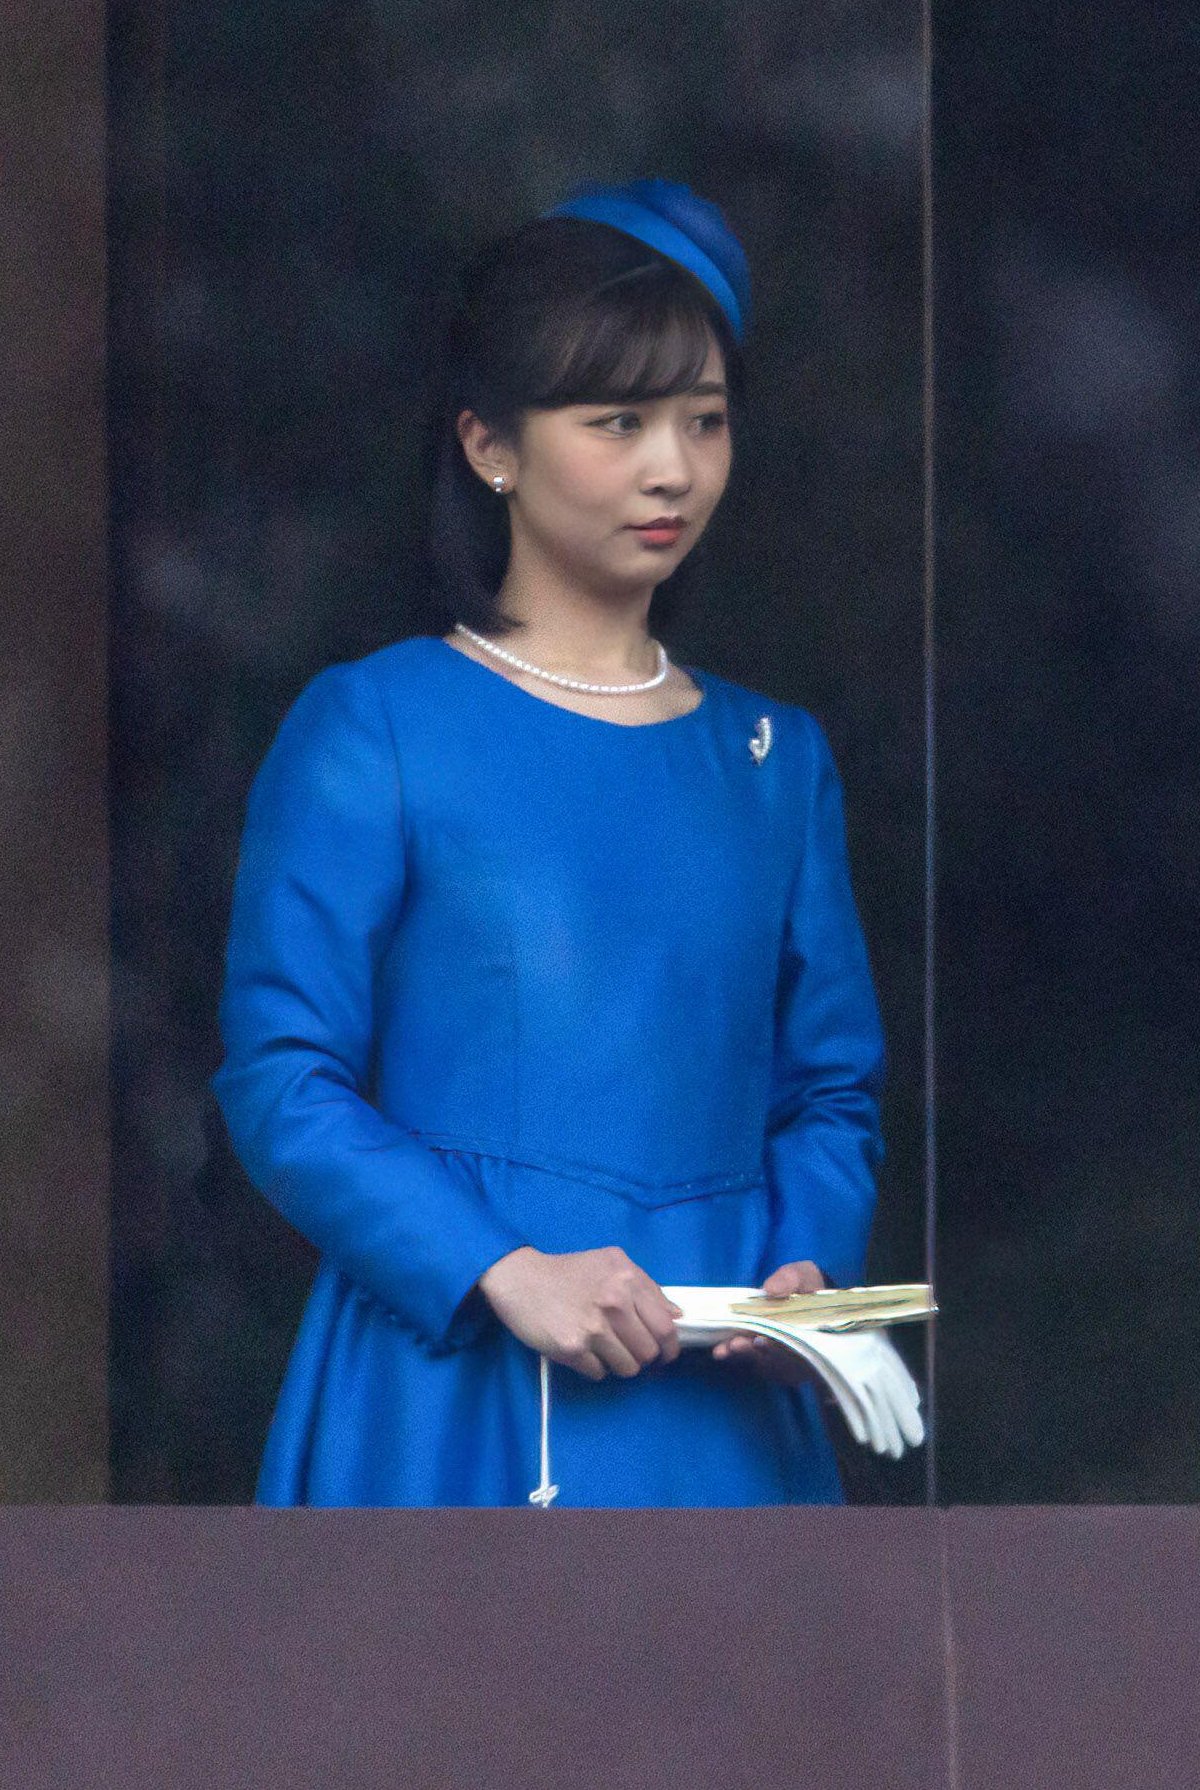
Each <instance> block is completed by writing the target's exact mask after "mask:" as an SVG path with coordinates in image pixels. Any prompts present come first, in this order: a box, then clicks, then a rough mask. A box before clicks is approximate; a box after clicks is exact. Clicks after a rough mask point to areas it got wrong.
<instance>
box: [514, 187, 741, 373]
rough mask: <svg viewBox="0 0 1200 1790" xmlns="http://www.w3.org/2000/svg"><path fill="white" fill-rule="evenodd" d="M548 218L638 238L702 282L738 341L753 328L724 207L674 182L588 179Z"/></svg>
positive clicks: (735, 242)
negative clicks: (586, 223) (580, 220)
mask: <svg viewBox="0 0 1200 1790" xmlns="http://www.w3.org/2000/svg"><path fill="white" fill-rule="evenodd" d="M541 216H542V217H544V218H553V217H571V218H591V219H592V221H593V222H594V223H597V224H611V225H612V226H613V228H614V229H616V230H623V231H624V232H625V234H626V235H627V236H636V237H637V238H638V240H639V241H640V242H644V243H648V244H649V246H650V247H651V248H652V249H657V250H658V251H659V253H660V254H662V255H666V256H668V257H669V258H670V259H671V260H672V261H677V262H679V264H680V266H682V267H686V268H687V269H688V271H689V273H694V274H695V276H696V278H697V279H698V280H700V281H702V282H703V284H704V285H705V286H707V287H708V290H709V291H710V292H711V293H712V295H713V297H714V298H715V299H716V301H717V303H718V304H719V305H720V307H721V309H722V310H723V311H724V313H725V315H726V317H728V319H729V323H730V327H731V328H732V330H733V334H734V338H735V340H736V341H738V342H742V341H744V340H745V337H746V332H747V330H748V329H749V327H750V267H749V263H748V262H747V260H746V256H745V252H744V250H743V248H742V245H741V243H740V242H739V241H738V239H737V237H736V236H735V235H734V234H733V231H732V230H731V229H730V228H729V225H728V224H727V223H726V222H725V218H724V215H723V214H722V212H721V209H720V207H719V206H717V205H714V204H713V203H712V201H711V199H701V198H700V196H699V194H697V193H694V192H693V191H692V189H691V188H690V187H688V186H684V185H682V184H681V183H680V182H678V181H674V180H630V181H627V182H625V184H623V185H620V186H607V185H605V184H604V183H603V182H601V181H596V180H585V181H583V182H581V183H580V184H579V185H578V186H573V187H572V188H571V190H570V192H569V193H568V194H567V196H566V198H565V199H563V200H562V201H561V202H560V203H559V204H557V205H552V206H551V207H550V209H549V210H548V211H543V212H542V213H541Z"/></svg>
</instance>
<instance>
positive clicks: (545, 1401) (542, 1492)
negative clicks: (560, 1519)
mask: <svg viewBox="0 0 1200 1790" xmlns="http://www.w3.org/2000/svg"><path fill="white" fill-rule="evenodd" d="M541 1363H542V1374H541V1379H542V1477H541V1479H540V1481H539V1482H538V1484H537V1485H536V1486H535V1487H534V1489H533V1491H531V1492H530V1494H529V1502H530V1503H531V1504H540V1505H541V1507H542V1509H543V1510H545V1509H547V1508H548V1506H549V1505H550V1503H551V1501H552V1500H553V1499H555V1498H557V1497H558V1487H557V1486H556V1485H551V1484H550V1363H549V1361H547V1359H546V1357H545V1356H544V1355H543V1356H542V1357H541Z"/></svg>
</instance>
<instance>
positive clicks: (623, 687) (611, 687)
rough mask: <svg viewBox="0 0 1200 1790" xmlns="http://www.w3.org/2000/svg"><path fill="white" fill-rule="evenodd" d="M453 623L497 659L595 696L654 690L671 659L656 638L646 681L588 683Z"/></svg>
mask: <svg viewBox="0 0 1200 1790" xmlns="http://www.w3.org/2000/svg"><path fill="white" fill-rule="evenodd" d="M454 627H455V631H456V632H457V633H459V634H465V635H466V636H467V638H468V639H470V640H473V641H474V642H475V644H476V646H481V647H483V648H484V649H485V650H486V651H487V652H489V653H495V655H496V657H497V658H498V659H505V660H507V662H508V663H509V664H510V665H515V666H516V668H517V670H518V671H528V672H529V673H530V675H531V676H533V677H544V678H545V679H546V682H547V683H549V684H561V685H562V687H563V689H564V690H587V691H590V692H591V693H592V694H593V695H596V696H628V695H632V694H633V693H634V692H635V691H637V690H653V689H655V688H656V687H657V686H658V685H659V684H661V683H662V681H663V679H664V678H665V677H666V675H667V671H668V669H669V667H670V663H671V662H670V660H669V659H668V658H667V652H666V648H665V647H664V646H663V644H662V642H661V640H656V641H655V642H654V644H655V646H656V647H657V648H658V670H657V671H656V672H655V674H654V676H653V677H652V678H649V679H647V681H646V682H645V683H644V684H588V683H585V682H584V681H583V679H582V678H577V677H560V676H559V674H558V673H557V672H555V671H543V670H542V668H541V666H540V665H531V664H530V663H529V661H528V660H527V659H518V658H517V656H516V654H515V653H509V652H505V650H504V648H503V647H502V646H497V645H496V643H495V641H494V640H485V639H484V637H483V635H482V634H476V633H475V632H474V630H473V629H471V628H468V627H465V626H464V625H463V623H462V622H455V624H454Z"/></svg>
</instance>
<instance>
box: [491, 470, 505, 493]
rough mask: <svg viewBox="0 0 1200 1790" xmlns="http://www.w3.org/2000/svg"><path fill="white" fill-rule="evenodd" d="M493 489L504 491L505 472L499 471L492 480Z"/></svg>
mask: <svg viewBox="0 0 1200 1790" xmlns="http://www.w3.org/2000/svg"><path fill="white" fill-rule="evenodd" d="M492 489H493V491H503V489H504V474H503V473H502V472H498V473H497V474H496V476H495V478H494V479H493V480H492Z"/></svg>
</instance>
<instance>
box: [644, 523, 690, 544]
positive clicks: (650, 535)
mask: <svg viewBox="0 0 1200 1790" xmlns="http://www.w3.org/2000/svg"><path fill="white" fill-rule="evenodd" d="M684 526H685V525H684V524H683V523H682V522H672V523H662V524H660V525H658V526H655V525H653V524H647V523H640V522H631V523H630V527H631V528H632V529H633V532H634V533H635V534H639V535H641V537H642V539H643V540H644V541H647V542H649V543H650V545H651V546H658V547H661V546H669V545H670V544H671V543H672V542H673V541H677V540H678V539H679V537H680V535H681V534H682V533H683V530H684Z"/></svg>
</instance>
